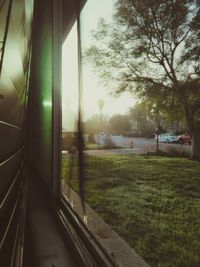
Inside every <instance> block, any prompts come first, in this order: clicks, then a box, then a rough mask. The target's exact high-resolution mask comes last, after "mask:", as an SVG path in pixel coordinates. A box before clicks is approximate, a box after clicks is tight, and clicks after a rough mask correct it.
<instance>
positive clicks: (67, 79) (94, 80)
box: [62, 0, 136, 128]
mask: <svg viewBox="0 0 200 267" xmlns="http://www.w3.org/2000/svg"><path fill="white" fill-rule="evenodd" d="M114 2H115V1H114V0H101V1H99V0H88V1H87V3H86V5H85V7H84V9H83V11H82V13H81V37H82V40H81V41H82V45H83V47H89V46H90V45H91V44H92V39H91V31H92V30H95V28H96V26H97V22H98V19H99V18H100V17H104V18H105V19H106V20H107V21H108V22H111V21H112V12H113V4H114ZM62 53H63V56H62V108H63V128H66V125H67V124H68V126H69V124H73V121H74V120H75V119H76V115H75V114H76V111H77V108H78V81H77V77H78V74H77V73H78V60H77V32H76V25H74V27H73V29H72V30H71V32H70V34H69V35H68V37H67V39H66V41H65V42H64V44H63V49H62ZM99 99H103V101H104V107H103V109H102V113H103V114H105V115H107V116H112V115H114V114H116V113H117V114H125V113H127V112H128V110H129V107H131V106H133V105H134V103H135V102H136V100H135V99H134V97H133V96H131V95H130V94H129V93H124V94H122V95H120V96H119V97H112V96H111V95H110V93H109V89H108V88H106V87H103V86H102V85H100V83H99V78H98V76H97V75H95V74H94V73H93V70H92V67H91V66H88V65H85V64H84V65H83V111H84V112H83V113H84V119H85V120H86V119H89V118H90V117H92V115H94V114H98V113H99V107H98V101H99ZM65 114H68V115H65ZM66 116H67V117H66Z"/></svg>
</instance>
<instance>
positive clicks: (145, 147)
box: [64, 136, 192, 156]
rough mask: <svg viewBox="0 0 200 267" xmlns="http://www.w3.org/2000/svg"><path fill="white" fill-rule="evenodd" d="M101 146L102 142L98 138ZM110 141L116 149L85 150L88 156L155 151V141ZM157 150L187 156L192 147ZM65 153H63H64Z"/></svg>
mask: <svg viewBox="0 0 200 267" xmlns="http://www.w3.org/2000/svg"><path fill="white" fill-rule="evenodd" d="M99 140H100V143H101V145H102V140H101V139H100V138H99ZM112 141H113V142H114V143H115V145H116V146H117V147H118V148H116V149H98V150H86V151H85V153H86V154H88V155H94V156H95V155H105V154H106V155H113V154H137V155H141V154H143V155H145V154H147V153H149V152H155V151H156V141H155V140H154V139H146V138H135V137H133V138H132V137H124V136H112ZM159 150H161V151H163V152H166V153H169V154H175V153H176V154H177V153H179V154H182V153H184V154H187V155H188V156H190V155H191V153H192V145H188V144H184V145H181V144H174V143H170V144H166V143H160V144H159ZM64 153H65V152H64Z"/></svg>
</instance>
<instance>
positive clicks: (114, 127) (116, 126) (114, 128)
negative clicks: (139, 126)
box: [108, 114, 131, 135]
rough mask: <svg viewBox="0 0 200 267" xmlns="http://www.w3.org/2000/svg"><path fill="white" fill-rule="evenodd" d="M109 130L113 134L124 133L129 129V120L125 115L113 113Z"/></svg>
mask: <svg viewBox="0 0 200 267" xmlns="http://www.w3.org/2000/svg"><path fill="white" fill-rule="evenodd" d="M108 125H109V130H110V132H111V133H113V134H120V135H121V134H124V133H126V132H128V131H129V130H130V126H131V124H130V120H129V117H128V116H127V115H120V114H115V115H113V116H112V117H111V118H110V120H109V122H108Z"/></svg>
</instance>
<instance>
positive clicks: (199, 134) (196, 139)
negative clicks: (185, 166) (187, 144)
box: [192, 129, 200, 161]
mask: <svg viewBox="0 0 200 267" xmlns="http://www.w3.org/2000/svg"><path fill="white" fill-rule="evenodd" d="M192 159H194V160H198V161H200V129H199V130H196V131H193V152H192Z"/></svg>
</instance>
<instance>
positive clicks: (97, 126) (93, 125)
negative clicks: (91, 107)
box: [84, 114, 108, 134]
mask: <svg viewBox="0 0 200 267" xmlns="http://www.w3.org/2000/svg"><path fill="white" fill-rule="evenodd" d="M107 121H108V119H107V117H106V116H103V115H101V119H99V115H97V114H96V115H93V116H92V117H91V118H90V119H88V120H86V121H85V122H84V132H85V133H86V134H97V133H99V132H105V131H106V130H107Z"/></svg>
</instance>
